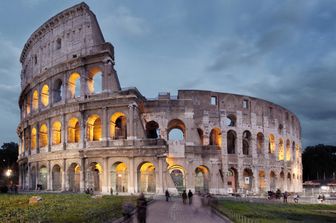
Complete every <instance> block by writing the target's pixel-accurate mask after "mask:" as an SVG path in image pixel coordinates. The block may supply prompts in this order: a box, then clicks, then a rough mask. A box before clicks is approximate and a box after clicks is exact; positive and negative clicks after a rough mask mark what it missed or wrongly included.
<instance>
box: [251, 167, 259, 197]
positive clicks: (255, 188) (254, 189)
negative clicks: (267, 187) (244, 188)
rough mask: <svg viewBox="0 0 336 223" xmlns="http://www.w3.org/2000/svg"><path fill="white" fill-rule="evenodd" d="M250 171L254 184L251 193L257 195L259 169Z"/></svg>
mask: <svg viewBox="0 0 336 223" xmlns="http://www.w3.org/2000/svg"><path fill="white" fill-rule="evenodd" d="M252 171H253V182H254V188H252V191H254V192H255V193H259V169H258V168H257V167H255V168H254V169H253V170H252Z"/></svg>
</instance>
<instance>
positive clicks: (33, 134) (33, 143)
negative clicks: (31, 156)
mask: <svg viewBox="0 0 336 223" xmlns="http://www.w3.org/2000/svg"><path fill="white" fill-rule="evenodd" d="M36 139H37V131H36V128H35V127H34V128H32V130H31V138H30V140H31V141H30V149H32V150H34V149H36V146H37V144H36Z"/></svg>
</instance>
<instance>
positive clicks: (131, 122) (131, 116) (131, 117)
mask: <svg viewBox="0 0 336 223" xmlns="http://www.w3.org/2000/svg"><path fill="white" fill-rule="evenodd" d="M133 132H134V104H129V105H128V118H127V139H133V138H134V134H133Z"/></svg>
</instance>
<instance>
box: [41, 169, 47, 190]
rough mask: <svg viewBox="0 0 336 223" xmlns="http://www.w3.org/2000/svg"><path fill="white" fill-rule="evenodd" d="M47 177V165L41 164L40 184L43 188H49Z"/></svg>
mask: <svg viewBox="0 0 336 223" xmlns="http://www.w3.org/2000/svg"><path fill="white" fill-rule="evenodd" d="M47 177H48V169H47V167H45V166H41V168H40V172H39V184H40V185H41V190H46V189H47Z"/></svg>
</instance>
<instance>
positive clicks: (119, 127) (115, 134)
mask: <svg viewBox="0 0 336 223" xmlns="http://www.w3.org/2000/svg"><path fill="white" fill-rule="evenodd" d="M110 137H111V138H112V139H127V119H126V115H125V114H124V113H122V112H116V113H114V114H113V115H112V116H111V118H110Z"/></svg>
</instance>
